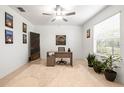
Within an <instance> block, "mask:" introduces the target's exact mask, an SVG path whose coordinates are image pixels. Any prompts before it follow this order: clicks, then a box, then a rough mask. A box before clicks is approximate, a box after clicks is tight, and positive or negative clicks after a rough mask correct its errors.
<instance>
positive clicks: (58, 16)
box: [42, 5, 76, 22]
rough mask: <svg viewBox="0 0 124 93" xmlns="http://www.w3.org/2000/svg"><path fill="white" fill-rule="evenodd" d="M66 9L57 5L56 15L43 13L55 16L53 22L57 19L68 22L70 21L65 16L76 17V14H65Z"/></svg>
mask: <svg viewBox="0 0 124 93" xmlns="http://www.w3.org/2000/svg"><path fill="white" fill-rule="evenodd" d="M65 10H66V9H65V8H63V7H62V6H60V5H56V7H55V8H54V11H55V13H53V14H51V13H45V12H44V13H42V14H43V15H48V16H49V15H50V16H51V15H55V18H53V19H52V20H51V22H54V21H55V20H57V19H62V20H63V21H65V22H68V20H67V19H66V18H65V16H71V15H75V14H76V13H75V12H68V13H64V12H65Z"/></svg>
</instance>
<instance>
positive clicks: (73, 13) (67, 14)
mask: <svg viewBox="0 0 124 93" xmlns="http://www.w3.org/2000/svg"><path fill="white" fill-rule="evenodd" d="M75 14H76V13H75V12H70V13H66V14H65V15H66V16H70V15H75Z"/></svg>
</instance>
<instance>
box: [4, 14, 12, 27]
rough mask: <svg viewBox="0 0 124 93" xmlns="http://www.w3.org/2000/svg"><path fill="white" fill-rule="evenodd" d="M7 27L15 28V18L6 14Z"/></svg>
mask: <svg viewBox="0 0 124 93" xmlns="http://www.w3.org/2000/svg"><path fill="white" fill-rule="evenodd" d="M5 26H7V27H10V28H13V16H12V15H10V14H8V13H7V12H5Z"/></svg>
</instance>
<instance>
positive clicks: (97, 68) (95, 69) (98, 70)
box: [93, 66, 101, 73]
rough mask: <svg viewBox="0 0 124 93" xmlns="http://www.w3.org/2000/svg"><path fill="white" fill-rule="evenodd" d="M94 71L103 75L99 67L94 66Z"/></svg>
mask: <svg viewBox="0 0 124 93" xmlns="http://www.w3.org/2000/svg"><path fill="white" fill-rule="evenodd" d="M93 69H94V71H95V72H96V73H101V68H100V67H97V66H93Z"/></svg>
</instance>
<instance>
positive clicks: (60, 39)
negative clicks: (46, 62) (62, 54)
mask: <svg viewBox="0 0 124 93" xmlns="http://www.w3.org/2000/svg"><path fill="white" fill-rule="evenodd" d="M56 45H66V35H56Z"/></svg>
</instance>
